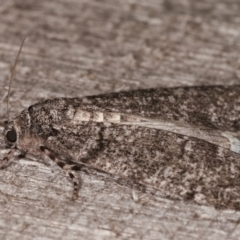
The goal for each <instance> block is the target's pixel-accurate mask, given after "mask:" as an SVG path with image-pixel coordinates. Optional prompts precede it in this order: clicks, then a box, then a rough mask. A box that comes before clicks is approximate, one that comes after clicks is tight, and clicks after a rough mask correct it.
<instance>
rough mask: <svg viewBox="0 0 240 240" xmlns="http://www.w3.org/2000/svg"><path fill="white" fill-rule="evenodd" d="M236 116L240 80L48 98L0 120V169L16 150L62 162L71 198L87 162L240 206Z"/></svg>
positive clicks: (166, 191) (169, 193)
mask: <svg viewBox="0 0 240 240" xmlns="http://www.w3.org/2000/svg"><path fill="white" fill-rule="evenodd" d="M22 44H23V43H22ZM21 47H22V46H21ZM16 62H17V60H16ZM239 116H240V86H208V87H177V88H159V89H146V90H144V89H141V90H135V91H126V92H118V93H110V94H103V95H98V96H89V97H83V98H55V99H48V100H44V101H40V102H38V103H36V104H34V105H32V106H30V107H29V108H27V109H25V110H23V111H22V112H21V113H20V114H19V115H18V116H16V117H15V118H13V120H8V121H6V122H5V124H4V128H5V130H4V138H5V145H6V148H7V149H8V150H9V151H8V153H7V154H6V156H5V157H4V158H3V159H2V160H1V161H0V168H4V167H7V166H8V165H9V162H11V160H13V154H14V153H15V152H16V151H17V152H18V153H19V154H21V155H23V156H24V155H26V154H28V155H30V156H34V157H35V158H36V159H45V158H47V159H48V160H50V161H53V162H55V163H56V164H57V165H58V166H59V167H61V168H62V169H63V170H64V172H65V173H66V174H67V176H68V177H69V179H70V180H71V181H72V182H73V199H76V198H77V196H78V191H79V187H80V178H79V174H78V172H79V171H83V170H86V169H93V170H95V171H100V172H105V173H107V174H110V175H113V176H118V177H119V178H122V179H127V180H128V181H130V182H133V183H136V184H139V185H141V186H145V187H150V188H152V189H155V190H156V191H159V192H161V193H162V194H163V195H164V196H166V197H171V198H177V199H181V200H192V201H194V202H197V203H200V204H206V205H213V206H215V207H222V208H230V209H236V210H240V184H239V183H240V162H239V153H240V138H239V130H240V121H239Z"/></svg>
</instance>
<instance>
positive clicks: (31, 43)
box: [0, 0, 240, 239]
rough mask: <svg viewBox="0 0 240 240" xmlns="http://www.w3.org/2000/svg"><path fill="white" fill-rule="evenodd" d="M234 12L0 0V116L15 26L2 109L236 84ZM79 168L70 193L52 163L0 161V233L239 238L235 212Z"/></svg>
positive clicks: (171, 1)
mask: <svg viewBox="0 0 240 240" xmlns="http://www.w3.org/2000/svg"><path fill="white" fill-rule="evenodd" d="M239 14H240V4H239V2H238V1H236V0H235V1H234V0H231V1H229V0H225V1H223V0H210V1H209V0H204V1H197V0H196V1H185V0H162V1H161V0H101V1H97V0H95V1H94V0H69V1H64V0H52V1H47V0H42V1H31V0H15V1H11V0H9V1H7V0H0V85H1V88H0V101H1V102H2V104H1V108H0V114H1V119H0V120H4V119H5V118H6V95H7V89H8V87H7V86H8V80H9V76H10V70H11V67H12V65H13V62H14V59H15V58H16V55H17V51H18V49H19V46H20V44H21V39H22V37H23V36H24V35H25V34H28V38H27V40H26V42H25V46H24V48H23V51H22V54H21V57H20V61H19V64H18V66H17V71H16V76H15V79H14V81H13V84H12V88H11V99H10V105H11V111H10V112H11V116H15V115H17V114H19V113H20V111H21V110H22V109H24V108H26V107H28V106H29V105H31V104H33V103H35V102H37V101H39V100H42V99H45V98H51V97H60V96H62V97H63V96H64V97H81V96H86V95H93V94H99V93H108V92H117V91H120V90H130V89H139V88H149V87H161V86H164V87H172V86H191V85H196V86H199V85H219V84H225V85H233V84H239V83H240V79H239V77H240V68H239V64H240V60H239V53H240V41H239V38H240V37H239V21H240V19H239ZM1 132H2V129H1ZM1 142H2V139H1ZM1 148H2V149H4V147H3V145H2V144H1ZM2 153H4V151H2ZM82 178H83V180H84V183H83V187H82V190H81V191H80V194H79V195H80V196H79V199H78V200H77V201H76V202H72V201H71V200H70V196H71V187H72V185H71V183H70V182H68V180H67V179H66V178H65V176H64V175H63V174H62V172H61V170H59V169H58V168H57V167H55V166H52V167H47V166H45V165H44V164H42V163H40V162H37V161H33V160H31V159H22V160H19V162H17V163H15V164H12V165H11V166H10V167H9V168H7V169H6V170H2V171H1V172H0V216H1V218H0V239H17V238H18V239H19V238H21V239H33V238H36V239H37V238H39V239H40V238H41V239H80V238H83V237H84V239H198V238H199V239H239V234H240V225H239V220H240V212H235V211H232V210H224V211H223V210H215V209H214V208H213V207H205V206H198V205H196V204H191V203H185V202H181V201H173V200H168V199H165V198H161V197H158V196H153V195H151V194H146V195H142V193H141V192H138V191H137V190H132V189H131V188H130V187H129V186H124V185H119V184H117V183H116V182H114V181H112V180H111V179H108V178H107V177H105V176H98V177H96V176H91V175H86V174H84V173H83V174H82Z"/></svg>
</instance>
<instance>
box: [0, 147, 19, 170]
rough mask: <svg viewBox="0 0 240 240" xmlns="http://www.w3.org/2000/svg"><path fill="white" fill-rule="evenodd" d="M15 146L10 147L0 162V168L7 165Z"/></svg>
mask: <svg viewBox="0 0 240 240" xmlns="http://www.w3.org/2000/svg"><path fill="white" fill-rule="evenodd" d="M15 151H16V148H12V149H11V150H10V151H9V152H8V153H7V155H6V156H5V157H4V158H3V160H2V161H1V163H0V169H2V168H5V167H7V166H8V165H9V163H10V160H11V158H12V157H13V154H14V153H15Z"/></svg>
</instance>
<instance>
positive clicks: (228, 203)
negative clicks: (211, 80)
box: [49, 122, 240, 209]
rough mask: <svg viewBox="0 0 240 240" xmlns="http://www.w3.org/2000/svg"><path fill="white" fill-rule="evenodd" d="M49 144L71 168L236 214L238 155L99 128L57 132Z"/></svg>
mask: <svg viewBox="0 0 240 240" xmlns="http://www.w3.org/2000/svg"><path fill="white" fill-rule="evenodd" d="M66 136H68V137H66ZM70 136H71V137H70ZM49 144H50V146H51V145H53V144H55V146H56V144H57V148H58V152H59V154H61V152H63V153H64V152H65V151H67V152H68V153H69V154H70V155H71V157H72V159H73V161H74V162H76V163H81V162H84V163H85V164H86V165H87V166H89V167H90V168H91V167H92V168H95V169H99V170H103V171H105V172H107V173H110V174H113V175H115V176H119V177H122V178H126V179H129V180H131V181H133V182H135V183H136V182H137V183H141V184H144V185H146V186H149V187H152V188H155V189H158V190H159V191H160V192H161V193H163V194H164V195H166V196H172V197H177V198H182V199H193V200H195V201H197V202H201V203H205V204H212V205H216V206H224V207H229V208H237V209H238V208H240V205H239V198H240V196H239V195H240V185H239V183H240V182H239V179H240V165H239V155H238V154H236V153H233V152H231V151H229V150H227V149H224V148H222V147H219V146H216V145H215V144H211V143H209V142H206V141H203V140H200V139H196V138H193V137H189V136H184V135H181V134H176V133H171V132H168V131H163V130H159V129H153V128H145V127H139V126H133V125H119V124H116V123H102V122H101V123H99V122H98V123H97V122H91V123H89V122H87V123H84V124H78V125H74V124H72V125H66V126H62V127H60V128H58V134H57V135H56V136H55V137H53V138H52V139H51V140H50V141H49ZM57 148H55V149H57Z"/></svg>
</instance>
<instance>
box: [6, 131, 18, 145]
mask: <svg viewBox="0 0 240 240" xmlns="http://www.w3.org/2000/svg"><path fill="white" fill-rule="evenodd" d="M7 140H8V141H9V142H16V140H17V133H16V131H15V130H10V131H8V132H7Z"/></svg>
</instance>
